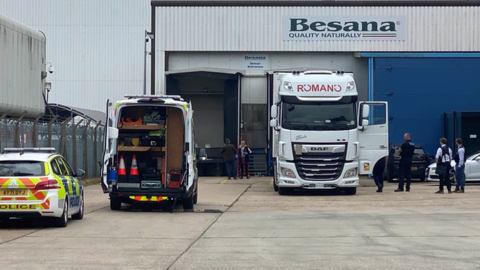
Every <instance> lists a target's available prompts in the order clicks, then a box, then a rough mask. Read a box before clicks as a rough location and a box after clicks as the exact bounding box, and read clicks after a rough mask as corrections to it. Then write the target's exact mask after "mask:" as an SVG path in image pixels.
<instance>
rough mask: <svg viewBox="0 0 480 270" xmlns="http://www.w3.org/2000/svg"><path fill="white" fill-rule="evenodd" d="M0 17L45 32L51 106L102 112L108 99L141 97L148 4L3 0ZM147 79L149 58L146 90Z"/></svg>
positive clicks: (119, 0)
mask: <svg viewBox="0 0 480 270" xmlns="http://www.w3.org/2000/svg"><path fill="white" fill-rule="evenodd" d="M0 13H1V14H2V15H5V16H8V17H10V18H12V19H15V20H17V21H19V22H22V23H24V24H26V25H28V26H29V27H32V28H34V29H40V30H41V31H42V32H44V33H45V35H46V37H47V59H46V61H48V62H51V63H52V64H53V66H54V67H55V72H54V73H53V74H48V77H47V79H46V81H49V82H52V90H51V92H50V95H49V102H53V103H60V104H64V105H69V106H75V107H80V108H86V109H93V110H100V111H104V110H105V108H104V107H105V101H106V100H107V98H109V99H111V100H118V99H121V98H123V96H124V95H125V94H126V93H131V94H135V93H137V94H141V93H143V59H144V53H143V51H144V31H145V30H150V28H151V20H150V17H151V16H150V14H151V6H150V0H101V1H98V0H77V1H64V0H49V1H37V0H23V1H15V0H12V1H0ZM147 50H150V43H149V44H148V45H147ZM149 80H150V56H147V92H149V91H150V83H149ZM2 99H3V98H2Z"/></svg>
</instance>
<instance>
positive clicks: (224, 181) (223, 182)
mask: <svg viewBox="0 0 480 270" xmlns="http://www.w3.org/2000/svg"><path fill="white" fill-rule="evenodd" d="M227 181H228V180H223V181H222V182H221V183H220V185H223V184H225V183H226V182H227Z"/></svg>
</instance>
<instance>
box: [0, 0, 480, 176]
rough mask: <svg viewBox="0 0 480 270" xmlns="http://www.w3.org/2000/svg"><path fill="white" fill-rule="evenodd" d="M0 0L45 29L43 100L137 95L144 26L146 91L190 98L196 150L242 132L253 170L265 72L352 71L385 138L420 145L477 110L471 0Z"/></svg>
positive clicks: (261, 164) (99, 103)
mask: <svg viewBox="0 0 480 270" xmlns="http://www.w3.org/2000/svg"><path fill="white" fill-rule="evenodd" d="M6 2H8V1H3V2H0V8H3V9H0V13H1V12H3V11H5V10H7V11H8V12H7V14H4V15H6V16H10V17H12V18H14V19H17V20H20V21H21V22H24V21H23V20H30V21H25V23H26V24H28V25H38V26H39V27H38V28H39V29H40V28H41V29H42V31H44V32H45V34H46V36H47V55H48V56H49V59H55V57H58V59H55V61H57V64H56V74H55V75H54V81H53V86H52V89H53V90H52V98H53V100H52V101H53V102H58V103H63V104H66V105H71V106H76V107H85V108H89V109H96V110H104V101H105V99H106V98H104V97H110V98H111V99H118V98H119V97H121V96H123V95H124V94H126V93H138V94H140V93H142V92H143V60H144V58H143V55H144V54H143V50H144V40H143V37H144V30H145V29H147V30H149V31H151V32H152V34H153V37H154V38H153V39H151V40H149V43H148V48H150V45H151V46H152V47H151V48H152V49H151V50H152V52H151V56H150V55H148V57H147V64H148V66H147V73H148V76H147V82H148V85H147V92H152V93H156V94H165V93H166V94H180V95H182V96H183V97H184V98H185V99H187V100H190V101H192V103H193V108H194V110H195V117H194V118H195V128H196V142H197V145H198V148H204V147H205V146H208V147H210V148H212V149H217V148H219V147H222V146H223V140H224V139H225V138H230V139H232V140H233V141H238V140H240V139H244V140H246V141H247V142H248V143H249V145H250V146H251V148H253V150H254V151H255V152H256V153H257V154H256V155H255V161H254V162H253V163H254V164H253V165H252V166H255V169H256V171H258V172H262V171H266V169H267V167H268V162H269V138H270V129H269V127H268V122H269V119H270V118H269V107H270V105H271V90H272V75H271V74H272V72H273V71H278V70H302V69H336V70H344V71H352V72H354V76H355V80H356V82H357V87H358V90H359V93H360V99H361V100H373V101H375V100H377V101H388V102H389V114H390V119H389V127H390V142H391V143H395V144H398V143H400V142H401V141H402V137H403V133H405V132H410V133H412V136H413V139H414V141H415V142H416V143H417V144H421V145H423V146H425V148H426V150H427V151H428V152H430V153H433V152H434V150H435V149H436V147H437V145H438V138H439V137H441V136H443V135H444V134H445V133H449V134H450V133H452V131H451V130H449V131H448V132H447V131H446V130H445V126H446V125H445V124H444V119H443V117H442V116H443V115H444V114H451V113H452V112H470V111H478V110H479V109H478V108H479V106H478V104H480V94H479V91H478V79H477V77H478V74H480V53H478V52H479V51H480V2H479V1H473V2H472V1H328V0H327V1H194V0H192V1H182V0H180V1H134V0H131V1H129V0H125V1H121V2H117V1H110V0H109V1H107V0H106V1H101V2H102V3H101V5H99V4H98V1H94V0H81V1H75V8H74V9H67V8H66V7H65V5H67V4H66V3H65V1H59V0H58V1H48V2H45V3H43V4H39V3H38V2H37V1H34V0H29V1H23V2H22V3H23V4H22V6H21V7H18V8H16V7H13V6H14V5H15V2H17V1H11V3H10V4H5V3H6ZM147 2H148V3H147ZM17 5H18V4H17ZM38 5H46V6H49V7H50V6H51V5H52V6H53V5H55V6H58V7H55V8H54V10H56V14H55V16H47V17H48V18H43V19H45V20H48V23H45V24H44V25H40V24H39V23H38V22H39V21H40V20H41V19H40V18H37V17H35V16H38V15H35V16H33V15H29V13H32V14H37V13H38V12H37V10H38V8H42V7H40V6H38ZM30 6H33V7H36V8H35V9H30V8H29V7H30ZM5 8H6V9H5ZM52 8H53V7H52ZM65 12H66V13H65ZM69 14H70V15H69ZM102 14H103V16H102ZM73 15H75V16H73ZM40 26H41V27H40ZM76 30H81V31H80V32H79V33H80V35H78V33H77V34H75V31H76ZM68 44H73V45H72V46H73V48H75V50H78V51H80V52H81V54H72V52H73V49H72V48H71V47H68V46H67V45H68ZM48 46H53V48H54V49H51V48H52V47H50V49H48ZM69 54H70V55H72V57H73V59H74V60H72V59H69V58H68V57H67V56H68V55H69ZM75 59H76V60H75ZM55 61H52V62H54V63H55ZM64 61H65V62H64ZM58 63H64V66H63V67H60V68H59V66H58ZM65 69H67V70H69V71H66V70H65ZM70 69H71V70H70ZM57 70H58V72H57ZM62 70H65V71H62ZM112 71H115V72H112ZM102 78H105V79H102ZM69 85H71V86H73V87H72V89H73V90H72V92H74V93H79V94H78V96H77V95H72V94H71V92H69V91H68V87H69ZM55 87H57V88H55ZM58 87H61V88H62V89H61V92H60V89H58ZM55 89H57V90H55ZM55 91H57V93H55ZM92 96H95V97H98V98H99V99H101V100H92V99H91V97H92ZM78 103H80V104H78ZM93 105H95V107H90V106H93ZM479 133H480V132H479ZM455 135H458V133H457V134H453V135H452V137H455ZM461 135H462V137H463V138H464V139H465V140H470V141H471V142H473V143H475V142H476V141H477V140H480V136H477V135H476V134H475V132H472V134H465V132H464V133H463V134H461ZM479 135H480V134H479ZM477 145H478V147H479V149H480V143H477ZM214 155H215V154H214V153H211V154H210V156H214Z"/></svg>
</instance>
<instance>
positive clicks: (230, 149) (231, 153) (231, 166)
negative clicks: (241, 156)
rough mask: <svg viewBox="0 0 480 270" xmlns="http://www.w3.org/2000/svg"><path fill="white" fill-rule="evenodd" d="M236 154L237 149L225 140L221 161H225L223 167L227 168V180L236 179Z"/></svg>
mask: <svg viewBox="0 0 480 270" xmlns="http://www.w3.org/2000/svg"><path fill="white" fill-rule="evenodd" d="M236 154H237V149H236V147H235V146H233V145H232V144H231V143H230V140H229V139H226V140H225V145H224V146H223V149H222V155H223V161H225V167H226V168H227V175H228V179H229V180H230V179H232V177H233V179H235V180H236V179H237V173H236V170H235V160H236V157H235V155H236Z"/></svg>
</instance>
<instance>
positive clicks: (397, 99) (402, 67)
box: [375, 58, 480, 154]
mask: <svg viewBox="0 0 480 270" xmlns="http://www.w3.org/2000/svg"><path fill="white" fill-rule="evenodd" d="M387 67H388V68H387ZM479 74H480V59H478V58H375V100H380V101H388V107H389V114H390V115H389V116H390V117H391V119H390V121H389V128H390V130H389V135H390V142H391V143H395V144H401V143H402V142H403V134H405V133H406V132H409V133H411V134H412V138H413V141H414V142H415V143H417V144H421V145H423V146H424V147H425V149H426V150H427V151H428V152H429V153H430V154H434V153H435V151H436V149H437V148H438V146H439V145H438V143H439V139H440V138H441V137H442V136H443V122H442V114H443V113H451V112H453V111H457V112H459V111H464V112H465V111H478V110H479V106H478V104H480V95H478V75H479ZM405 78H408V79H405ZM453 78H457V79H453ZM458 78H461V79H458Z"/></svg>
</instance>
